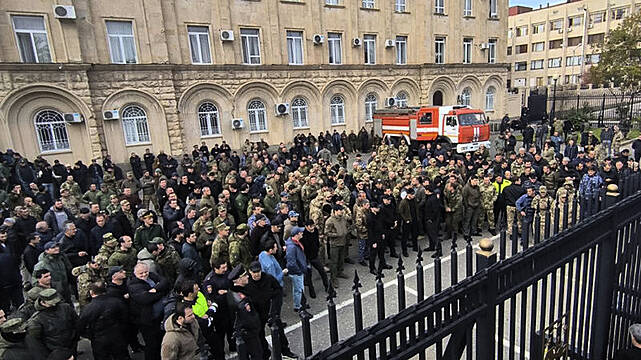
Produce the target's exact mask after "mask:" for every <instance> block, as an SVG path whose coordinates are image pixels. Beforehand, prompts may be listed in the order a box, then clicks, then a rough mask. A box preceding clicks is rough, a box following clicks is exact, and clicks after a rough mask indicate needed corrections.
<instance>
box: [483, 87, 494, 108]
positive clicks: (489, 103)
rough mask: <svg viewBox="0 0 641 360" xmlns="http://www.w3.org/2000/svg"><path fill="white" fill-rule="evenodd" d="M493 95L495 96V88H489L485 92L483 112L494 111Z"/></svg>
mask: <svg viewBox="0 0 641 360" xmlns="http://www.w3.org/2000/svg"><path fill="white" fill-rule="evenodd" d="M494 95H496V88H495V87H494V86H490V87H489V88H487V91H486V92H485V110H494Z"/></svg>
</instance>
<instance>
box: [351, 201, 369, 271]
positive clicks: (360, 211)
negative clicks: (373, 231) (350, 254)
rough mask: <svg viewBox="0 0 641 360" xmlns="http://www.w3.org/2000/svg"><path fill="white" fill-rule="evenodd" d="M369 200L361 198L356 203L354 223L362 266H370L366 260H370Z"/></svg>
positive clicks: (359, 261)
mask: <svg viewBox="0 0 641 360" xmlns="http://www.w3.org/2000/svg"><path fill="white" fill-rule="evenodd" d="M369 212H370V210H369V201H368V200H367V199H362V200H361V199H359V200H358V201H356V203H355V204H354V211H353V213H354V225H355V226H356V237H357V238H358V263H359V264H360V265H362V266H368V264H367V263H366V262H365V261H366V260H369V252H368V251H367V250H368V248H367V238H368V231H367V215H369Z"/></svg>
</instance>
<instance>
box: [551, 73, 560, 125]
mask: <svg viewBox="0 0 641 360" xmlns="http://www.w3.org/2000/svg"><path fill="white" fill-rule="evenodd" d="M552 80H553V81H554V87H553V88H552V109H551V110H550V116H549V119H550V123H554V118H555V117H556V82H557V81H559V76H558V75H554V77H553V78H552Z"/></svg>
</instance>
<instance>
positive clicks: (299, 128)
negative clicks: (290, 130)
mask: <svg viewBox="0 0 641 360" xmlns="http://www.w3.org/2000/svg"><path fill="white" fill-rule="evenodd" d="M309 129H310V127H309V126H303V127H295V128H294V130H309Z"/></svg>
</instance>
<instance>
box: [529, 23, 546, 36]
mask: <svg viewBox="0 0 641 360" xmlns="http://www.w3.org/2000/svg"><path fill="white" fill-rule="evenodd" d="M544 32H545V23H540V24H534V25H532V34H543V33H544Z"/></svg>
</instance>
